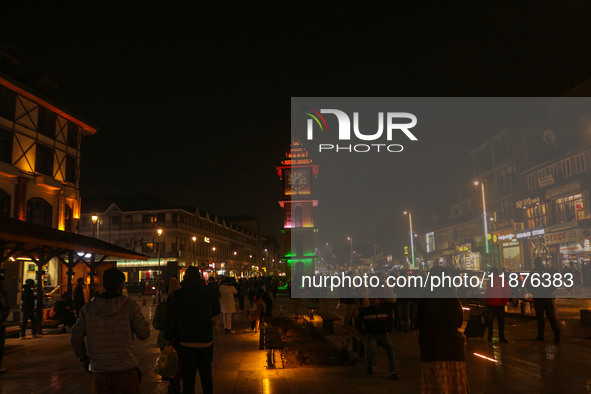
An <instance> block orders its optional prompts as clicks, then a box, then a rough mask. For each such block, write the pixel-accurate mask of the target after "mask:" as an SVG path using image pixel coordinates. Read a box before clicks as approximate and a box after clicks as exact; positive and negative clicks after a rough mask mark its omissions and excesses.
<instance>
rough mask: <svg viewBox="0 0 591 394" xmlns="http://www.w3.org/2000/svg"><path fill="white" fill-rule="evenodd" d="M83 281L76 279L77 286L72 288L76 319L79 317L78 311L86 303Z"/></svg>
mask: <svg viewBox="0 0 591 394" xmlns="http://www.w3.org/2000/svg"><path fill="white" fill-rule="evenodd" d="M83 285H84V279H83V278H78V284H77V285H76V287H75V288H74V309H76V317H78V316H80V309H82V307H83V306H84V304H85V303H86V300H85V299H84V287H83Z"/></svg>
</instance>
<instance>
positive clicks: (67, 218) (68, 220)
mask: <svg viewBox="0 0 591 394" xmlns="http://www.w3.org/2000/svg"><path fill="white" fill-rule="evenodd" d="M72 216H73V212H72V207H70V206H69V205H68V204H66V206H65V207H64V225H65V228H64V230H66V231H70V232H71V231H72V222H73V220H72Z"/></svg>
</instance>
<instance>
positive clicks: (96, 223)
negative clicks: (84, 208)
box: [91, 213, 99, 238]
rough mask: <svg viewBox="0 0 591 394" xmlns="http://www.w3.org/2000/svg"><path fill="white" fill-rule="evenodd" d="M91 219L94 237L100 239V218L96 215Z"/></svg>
mask: <svg viewBox="0 0 591 394" xmlns="http://www.w3.org/2000/svg"><path fill="white" fill-rule="evenodd" d="M91 218H92V237H93V238H98V226H99V217H98V215H97V214H96V213H95V214H94V215H92V216H91Z"/></svg>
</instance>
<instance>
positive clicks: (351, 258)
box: [347, 237, 353, 269]
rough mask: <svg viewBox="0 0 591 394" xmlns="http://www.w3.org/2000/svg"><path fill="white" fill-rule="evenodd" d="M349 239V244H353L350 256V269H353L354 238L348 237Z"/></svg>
mask: <svg viewBox="0 0 591 394" xmlns="http://www.w3.org/2000/svg"><path fill="white" fill-rule="evenodd" d="M347 241H349V244H350V246H351V257H350V258H349V269H352V268H353V238H351V237H347Z"/></svg>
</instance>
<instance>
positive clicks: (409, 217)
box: [403, 211, 415, 269]
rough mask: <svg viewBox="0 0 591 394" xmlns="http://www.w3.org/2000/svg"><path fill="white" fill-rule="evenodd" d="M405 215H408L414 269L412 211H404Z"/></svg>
mask: <svg viewBox="0 0 591 394" xmlns="http://www.w3.org/2000/svg"><path fill="white" fill-rule="evenodd" d="M403 213H404V214H405V215H408V225H409V227H410V256H411V263H412V269H415V237H414V233H413V231H412V211H404V212H403Z"/></svg>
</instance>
